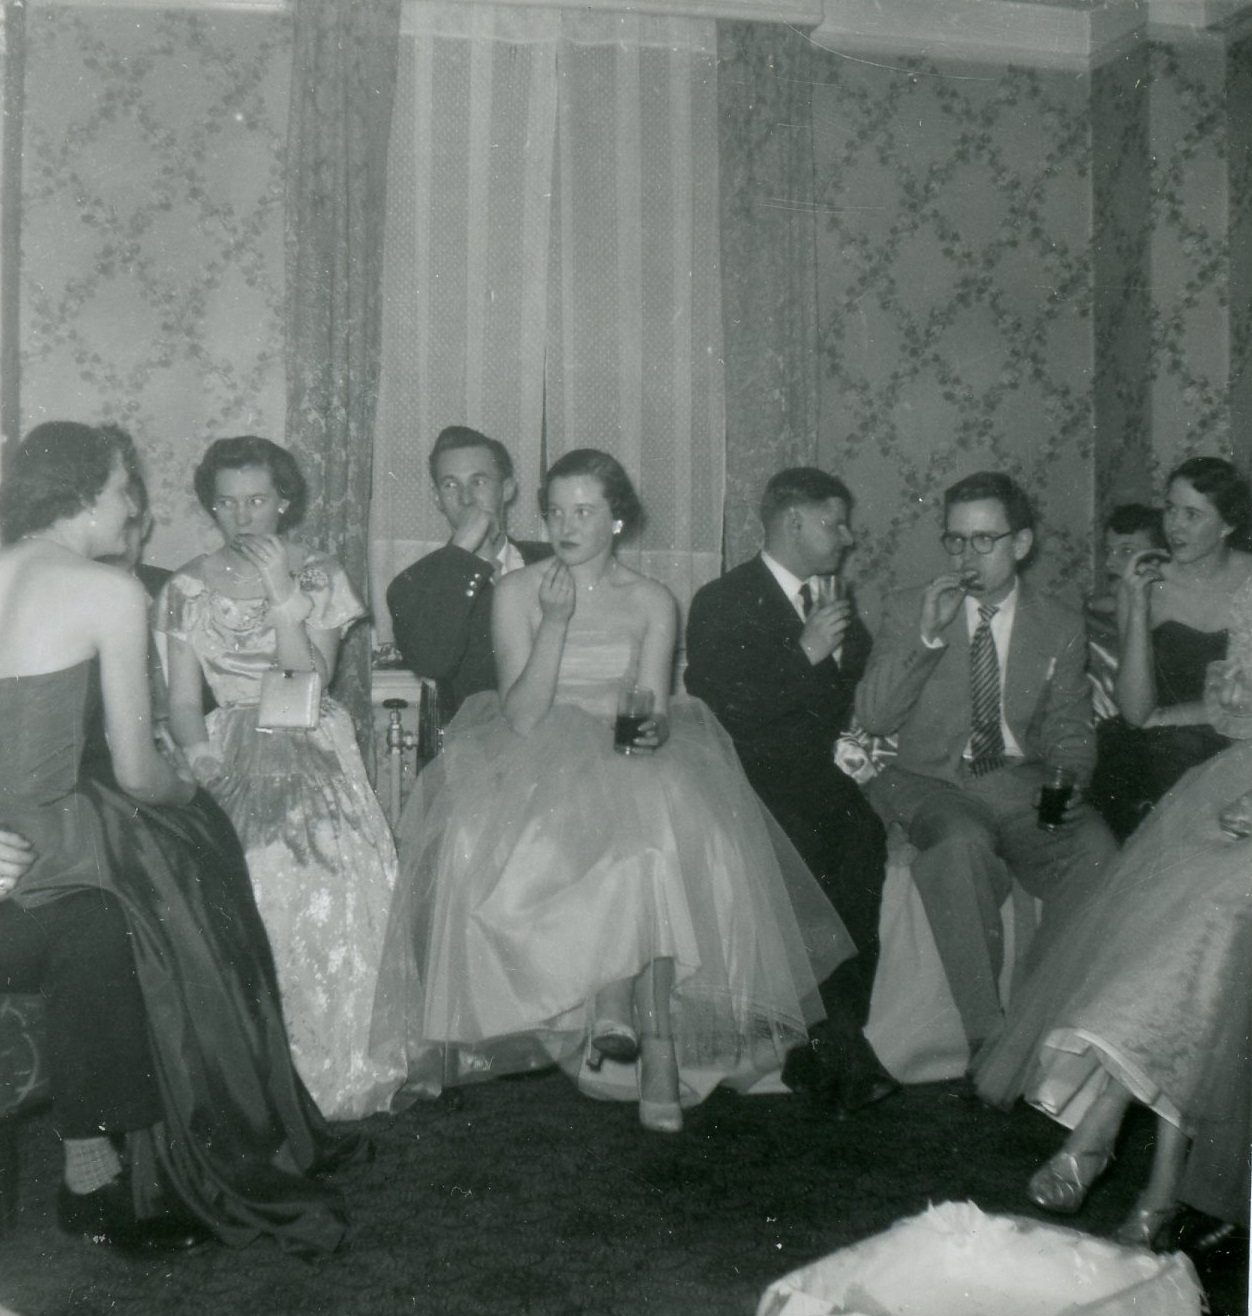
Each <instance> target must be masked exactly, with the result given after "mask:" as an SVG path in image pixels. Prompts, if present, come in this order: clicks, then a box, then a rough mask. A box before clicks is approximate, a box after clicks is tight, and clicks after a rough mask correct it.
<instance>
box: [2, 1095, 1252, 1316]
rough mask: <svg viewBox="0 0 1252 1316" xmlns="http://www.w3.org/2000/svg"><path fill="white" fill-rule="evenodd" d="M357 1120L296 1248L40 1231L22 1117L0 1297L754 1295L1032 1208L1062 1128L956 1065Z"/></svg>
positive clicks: (347, 1306) (609, 1304)
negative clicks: (967, 1207)
mask: <svg viewBox="0 0 1252 1316" xmlns="http://www.w3.org/2000/svg"><path fill="white" fill-rule="evenodd" d="M365 1127H366V1129H367V1130H368V1132H369V1133H370V1135H371V1136H372V1137H373V1139H374V1142H375V1145H376V1149H377V1156H376V1158H375V1159H374V1161H373V1162H372V1163H369V1164H362V1165H358V1166H355V1167H353V1168H352V1169H350V1170H349V1171H347V1172H346V1173H344V1174H343V1175H342V1176H341V1182H342V1184H343V1188H344V1191H345V1192H346V1194H347V1196H348V1199H349V1201H350V1203H351V1207H352V1211H353V1217H354V1221H355V1237H354V1241H353V1244H352V1246H351V1248H350V1250H348V1251H347V1252H346V1253H344V1254H343V1255H338V1256H334V1257H330V1258H326V1259H324V1260H321V1261H317V1262H306V1261H302V1260H299V1259H297V1258H295V1257H291V1256H287V1255H284V1254H283V1253H282V1252H281V1251H279V1250H278V1249H277V1248H276V1247H274V1246H273V1245H271V1244H268V1243H260V1244H256V1245H254V1246H252V1247H249V1248H244V1249H241V1250H237V1251H232V1250H228V1249H226V1248H221V1247H212V1248H208V1249H206V1250H204V1251H202V1252H200V1253H198V1254H195V1255H192V1256H189V1257H182V1258H179V1259H177V1260H168V1259H167V1260H162V1261H134V1260H128V1259H126V1258H124V1257H121V1256H118V1255H116V1254H112V1253H110V1252H108V1251H106V1250H103V1249H99V1248H93V1247H92V1246H91V1245H90V1244H88V1243H86V1242H83V1241H80V1240H77V1239H73V1238H66V1237H64V1236H62V1235H61V1234H60V1233H59V1232H58V1231H57V1228H56V1225H55V1220H54V1214H53V1213H54V1201H55V1194H56V1184H57V1180H58V1176H59V1171H60V1149H59V1144H58V1143H57V1141H56V1138H55V1135H54V1133H53V1131H52V1127H51V1123H50V1121H49V1118H48V1116H47V1115H46V1114H45V1115H39V1116H36V1117H34V1118H33V1119H31V1120H30V1121H28V1123H27V1126H26V1128H25V1131H24V1136H23V1148H22V1150H23V1176H24V1178H23V1188H22V1206H21V1214H20V1216H19V1219H18V1222H17V1225H16V1227H15V1228H14V1230H13V1231H12V1232H11V1233H10V1234H9V1235H8V1236H6V1237H5V1238H4V1239H3V1240H0V1303H2V1304H3V1305H4V1306H7V1307H9V1308H10V1309H12V1310H13V1311H15V1312H17V1313H20V1316H61V1314H62V1313H74V1314H75V1316H97V1314H99V1316H104V1313H119V1312H125V1313H127V1316H149V1314H155V1313H178V1314H179V1316H200V1314H201V1313H204V1314H206V1316H207V1314H208V1313H213V1316H234V1313H248V1314H249V1316H251V1314H253V1313H259V1314H265V1313H288V1312H291V1313H295V1312H300V1313H309V1314H310V1316H316V1314H318V1313H326V1314H327V1316H356V1314H358V1313H359V1314H360V1316H365V1314H366V1313H368V1314H369V1316H391V1314H392V1313H396V1314H397V1316H398V1314H399V1313H409V1314H412V1313H419V1314H421V1313H437V1314H438V1316H445V1314H446V1316H458V1314H459V1313H474V1314H475V1316H477V1314H478V1313H493V1316H494V1314H497V1313H515V1312H516V1313H531V1314H533V1316H581V1314H582V1313H594V1314H595V1316H637V1314H638V1313H657V1314H658V1316H735V1314H742V1316H751V1313H752V1312H753V1311H754V1310H755V1307H756V1304H757V1301H758V1299H759V1298H760V1295H761V1292H762V1290H763V1289H764V1288H765V1287H766V1285H767V1284H768V1283H769V1282H770V1281H771V1280H773V1279H775V1278H777V1277H778V1276H779V1275H782V1274H784V1273H786V1272H787V1271H790V1270H793V1269H795V1268H796V1267H798V1266H801V1265H804V1264H806V1263H808V1262H810V1261H812V1260H814V1259H816V1258H817V1257H820V1256H822V1255H824V1254H825V1253H827V1252H830V1251H833V1250H834V1249H835V1248H838V1247H841V1246H843V1245H845V1244H847V1243H851V1242H854V1241H856V1240H858V1239H861V1238H864V1237H866V1236H868V1235H870V1234H873V1233H876V1232H878V1231H879V1230H881V1229H884V1228H886V1227H887V1226H888V1225H890V1224H891V1223H892V1222H893V1221H895V1220H897V1219H899V1218H901V1217H902V1216H907V1215H911V1214H913V1213H915V1212H917V1211H920V1210H923V1209H924V1208H925V1207H926V1205H927V1204H928V1203H930V1202H940V1201H948V1200H966V1199H968V1200H972V1201H974V1202H976V1203H977V1204H978V1205H979V1206H981V1207H982V1208H983V1209H984V1210H987V1211H996V1212H1008V1213H1016V1214H1024V1215H1035V1214H1037V1213H1035V1212H1033V1211H1032V1210H1031V1208H1030V1207H1029V1204H1028V1203H1027V1202H1026V1201H1025V1199H1024V1197H1023V1195H1022V1188H1023V1185H1024V1183H1025V1180H1026V1177H1027V1176H1028V1174H1029V1173H1030V1171H1031V1170H1032V1169H1033V1168H1034V1167H1035V1166H1036V1165H1037V1164H1038V1163H1039V1162H1040V1161H1042V1160H1043V1159H1044V1158H1045V1157H1046V1156H1048V1155H1050V1154H1051V1153H1052V1152H1053V1151H1054V1150H1055V1149H1056V1147H1057V1146H1058V1145H1059V1142H1060V1131H1059V1130H1058V1128H1057V1127H1056V1126H1055V1125H1054V1124H1052V1123H1051V1122H1050V1121H1048V1120H1047V1119H1045V1118H1044V1117H1043V1116H1041V1115H1039V1114H1037V1113H1035V1112H1034V1111H1031V1110H1029V1109H1027V1108H1024V1107H1019V1108H1018V1109H1016V1110H1014V1111H1013V1112H1012V1113H1011V1114H1007V1115H1006V1114H1003V1113H1001V1112H999V1111H994V1110H990V1109H988V1108H986V1107H985V1106H983V1105H982V1104H981V1103H979V1102H978V1101H977V1100H975V1099H974V1098H973V1097H972V1096H971V1095H970V1093H969V1092H968V1090H967V1089H966V1088H965V1087H964V1085H963V1084H959V1083H952V1084H932V1085H927V1086H923V1087H915V1088H911V1089H908V1090H906V1091H905V1092H904V1093H903V1094H902V1095H901V1096H899V1097H897V1098H895V1099H893V1100H892V1101H890V1102H887V1103H885V1104H884V1105H882V1106H880V1107H877V1108H875V1109H874V1110H872V1111H870V1112H869V1113H866V1114H863V1115H862V1116H860V1117H859V1118H857V1119H855V1120H850V1121H848V1122H845V1123H839V1122H836V1121H834V1120H832V1119H831V1118H830V1117H829V1116H827V1115H825V1114H823V1113H821V1112H820V1111H818V1110H816V1109H814V1108H813V1107H812V1106H811V1105H810V1104H809V1103H808V1102H807V1101H806V1100H804V1099H802V1098H799V1097H790V1096H780V1097H752V1098H738V1097H735V1096H733V1095H731V1094H729V1093H721V1092H719V1093H716V1094H714V1096H713V1097H712V1098H711V1099H710V1100H709V1101H708V1102H706V1103H705V1105H703V1106H702V1107H700V1108H699V1109H698V1110H696V1111H693V1112H691V1113H690V1115H689V1118H688V1127H687V1129H686V1131H685V1132H684V1133H683V1134H682V1135H681V1136H678V1137H665V1136H663V1135H657V1134H646V1133H644V1132H643V1131H641V1130H640V1128H639V1126H638V1123H637V1121H636V1114H635V1111H634V1109H633V1108H632V1107H629V1106H618V1105H605V1104H599V1103H596V1102H593V1101H589V1100H587V1099H586V1098H583V1097H580V1096H579V1095H578V1094H577V1093H576V1092H575V1091H574V1089H573V1087H572V1086H571V1085H570V1084H569V1083H568V1082H567V1081H566V1080H565V1079H564V1078H563V1077H562V1076H561V1075H559V1074H556V1073H548V1074H542V1075H537V1076H534V1077H528V1078H518V1079H507V1080H501V1081H498V1082H494V1083H489V1084H485V1085H483V1086H481V1087H476V1088H471V1089H467V1090H466V1091H464V1092H463V1093H459V1094H457V1095H455V1096H453V1097H450V1098H449V1097H445V1098H443V1099H441V1100H440V1101H438V1102H433V1103H430V1104H426V1105H421V1106H418V1107H416V1108H414V1109H412V1110H410V1111H408V1112H406V1113H405V1114H403V1115H400V1116H398V1117H396V1118H394V1119H387V1118H385V1117H376V1118H374V1119H372V1120H369V1121H367V1122H366V1125H365ZM1150 1139H1151V1121H1150V1120H1147V1119H1143V1118H1138V1117H1132V1118H1131V1119H1130V1120H1128V1122H1127V1127H1126V1129H1125V1130H1124V1132H1123V1137H1122V1141H1121V1144H1120V1146H1119V1155H1118V1158H1117V1160H1116V1161H1115V1162H1114V1165H1113V1167H1112V1169H1111V1170H1110V1172H1109V1173H1108V1174H1107V1175H1106V1176H1105V1178H1104V1180H1102V1181H1101V1183H1100V1184H1099V1185H1097V1187H1096V1188H1095V1190H1094V1191H1093V1192H1092V1195H1091V1198H1090V1200H1089V1202H1088V1205H1087V1208H1086V1210H1085V1211H1084V1213H1083V1214H1082V1215H1081V1216H1079V1217H1078V1218H1077V1220H1076V1222H1075V1223H1076V1224H1077V1225H1078V1226H1080V1227H1081V1228H1084V1229H1087V1230H1090V1231H1091V1232H1093V1233H1096V1234H1101V1233H1107V1232H1109V1231H1110V1230H1111V1229H1112V1228H1113V1226H1114V1225H1115V1224H1116V1223H1117V1221H1118V1219H1119V1218H1120V1217H1121V1215H1122V1214H1124V1213H1125V1211H1126V1210H1127V1209H1128V1208H1129V1206H1130V1204H1131V1202H1132V1201H1133V1199H1134V1196H1135V1194H1136V1192H1137V1190H1138V1187H1139V1185H1140V1183H1141V1182H1142V1181H1143V1179H1144V1177H1145V1175H1146V1172H1147V1166H1148V1157H1149V1147H1150ZM1210 1299H1211V1302H1212V1310H1213V1312H1214V1314H1215V1316H1246V1314H1247V1280H1246V1274H1245V1275H1243V1276H1233V1277H1231V1278H1230V1279H1229V1280H1227V1281H1224V1282H1223V1283H1221V1284H1220V1285H1215V1286H1214V1287H1213V1288H1212V1289H1211V1292H1210ZM1006 1316H1011V1313H1006Z"/></svg>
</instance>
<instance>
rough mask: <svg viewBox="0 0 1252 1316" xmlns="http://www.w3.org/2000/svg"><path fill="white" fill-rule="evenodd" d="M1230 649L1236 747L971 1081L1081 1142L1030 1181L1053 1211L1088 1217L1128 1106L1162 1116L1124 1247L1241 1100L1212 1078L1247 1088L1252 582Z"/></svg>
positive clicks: (1081, 931) (1138, 859)
mask: <svg viewBox="0 0 1252 1316" xmlns="http://www.w3.org/2000/svg"><path fill="white" fill-rule="evenodd" d="M1230 647H1231V656H1230V658H1229V659H1228V660H1227V661H1225V662H1224V663H1221V664H1218V665H1217V667H1216V668H1215V669H1214V670H1213V671H1212V672H1211V673H1210V679H1209V683H1208V689H1207V695H1208V697H1207V700H1206V702H1207V706H1208V712H1209V717H1210V720H1211V722H1212V723H1213V725H1215V727H1216V728H1217V729H1218V730H1220V731H1221V732H1223V733H1224V734H1226V735H1227V736H1229V737H1232V738H1233V743H1232V744H1231V745H1230V747H1229V748H1228V749H1225V750H1223V751H1222V752H1221V753H1219V754H1217V755H1215V756H1214V757H1213V758H1211V759H1209V760H1208V761H1207V762H1206V763H1204V764H1202V765H1201V766H1200V767H1198V768H1194V769H1192V770H1191V771H1190V772H1189V773H1187V774H1186V775H1185V776H1184V777H1183V778H1182V780H1181V781H1180V782H1179V783H1178V784H1177V785H1176V786H1175V787H1174V789H1173V790H1172V791H1170V792H1169V793H1168V794H1167V795H1166V796H1165V797H1164V799H1162V800H1161V802H1160V803H1159V804H1158V805H1157V807H1156V808H1155V809H1154V810H1153V811H1152V813H1151V814H1150V815H1149V816H1148V818H1147V819H1146V821H1145V822H1144V823H1143V824H1142V825H1141V827H1140V828H1139V829H1138V831H1136V833H1135V834H1134V836H1133V837H1132V838H1131V839H1130V841H1129V843H1128V844H1127V846H1126V848H1125V850H1123V852H1122V854H1121V857H1120V859H1119V860H1118V863H1117V865H1116V866H1115V868H1114V869H1113V870H1112V871H1111V872H1110V874H1109V876H1108V878H1107V879H1106V881H1105V882H1104V883H1103V884H1102V885H1101V886H1100V887H1099V889H1098V890H1097V891H1096V892H1095V893H1094V894H1093V895H1092V896H1091V898H1090V899H1089V900H1088V901H1087V902H1086V903H1085V904H1084V905H1082V906H1081V907H1079V908H1077V909H1076V910H1075V911H1074V912H1073V913H1072V914H1071V915H1070V917H1069V918H1068V919H1067V920H1065V922H1064V923H1063V924H1061V925H1058V926H1057V927H1056V928H1055V929H1054V932H1053V934H1051V935H1050V937H1049V939H1048V942H1047V943H1046V945H1043V944H1041V945H1040V946H1039V948H1038V952H1036V949H1035V948H1032V951H1031V959H1030V963H1029V967H1028V972H1027V975H1026V978H1025V981H1024V982H1023V985H1022V987H1021V989H1020V990H1019V991H1018V992H1017V993H1015V994H1014V997H1013V1002H1012V1005H1011V1006H1010V1009H1009V1014H1008V1019H1007V1021H1006V1024H1005V1028H1004V1032H1003V1034H1002V1035H1001V1037H1000V1038H999V1039H998V1041H997V1042H996V1043H995V1045H993V1046H992V1047H990V1048H989V1049H988V1050H987V1052H986V1053H985V1054H984V1055H983V1056H982V1057H981V1058H980V1060H979V1062H978V1066H977V1069H976V1074H975V1078H976V1083H977V1087H978V1090H979V1093H980V1094H981V1095H982V1096H983V1097H984V1098H986V1099H987V1100H989V1101H991V1102H993V1103H997V1104H1005V1103H1008V1102H1011V1101H1012V1100H1014V1099H1015V1098H1016V1097H1017V1096H1019V1095H1023V1094H1024V1095H1025V1097H1026V1099H1027V1100H1028V1101H1030V1102H1031V1103H1032V1104H1034V1105H1036V1106H1038V1107H1039V1108H1040V1109H1041V1110H1044V1111H1045V1112H1046V1113H1048V1114H1049V1115H1051V1116H1052V1117H1053V1118H1054V1119H1056V1120H1057V1121H1058V1122H1059V1123H1061V1124H1063V1125H1065V1126H1066V1127H1067V1128H1069V1129H1071V1130H1072V1133H1071V1135H1070V1137H1069V1139H1068V1140H1067V1141H1066V1143H1065V1146H1064V1148H1063V1149H1062V1151H1061V1152H1059V1153H1058V1154H1057V1156H1055V1157H1053V1158H1052V1160H1050V1161H1049V1162H1048V1163H1047V1164H1046V1165H1045V1166H1044V1167H1043V1168H1042V1169H1041V1170H1040V1171H1039V1172H1038V1173H1037V1174H1036V1175H1035V1177H1034V1179H1032V1181H1031V1189H1030V1193H1031V1196H1032V1198H1033V1200H1034V1201H1035V1202H1036V1203H1037V1204H1038V1205H1040V1206H1043V1207H1045V1208H1048V1209H1052V1210H1059V1211H1062V1212H1072V1211H1076V1210H1078V1209H1080V1208H1081V1206H1082V1203H1083V1200H1084V1198H1085V1196H1086V1192H1087V1190H1088V1188H1089V1187H1090V1186H1091V1184H1092V1182H1094V1180H1095V1179H1096V1178H1097V1177H1098V1176H1099V1174H1100V1173H1102V1172H1103V1170H1104V1168H1105V1167H1106V1166H1107V1164H1108V1162H1109V1159H1110V1157H1111V1154H1112V1148H1113V1142H1114V1139H1115V1138H1116V1135H1117V1132H1118V1129H1119V1126H1120V1122H1121V1119H1122V1116H1123V1114H1124V1112H1125V1110H1126V1108H1127V1106H1128V1105H1129V1104H1130V1102H1131V1101H1132V1100H1133V1101H1138V1102H1140V1103H1142V1104H1143V1105H1146V1106H1149V1107H1150V1108H1151V1109H1152V1110H1154V1111H1155V1112H1156V1113H1157V1115H1158V1140H1157V1156H1156V1162H1155V1165H1154V1169H1153V1175H1152V1180H1151V1182H1150V1183H1149V1185H1148V1187H1147V1188H1146V1189H1145V1190H1144V1193H1143V1195H1142V1196H1141V1198H1140V1201H1139V1202H1138V1204H1137V1205H1136V1208H1135V1211H1134V1212H1133V1213H1132V1215H1131V1216H1130V1218H1129V1219H1128V1220H1127V1221H1126V1222H1125V1223H1124V1224H1123V1226H1122V1228H1121V1231H1120V1232H1121V1237H1122V1238H1123V1239H1124V1240H1125V1241H1127V1242H1138V1243H1144V1242H1148V1241H1150V1239H1151V1237H1152V1236H1153V1234H1154V1233H1156V1232H1157V1230H1158V1229H1159V1228H1160V1226H1161V1224H1162V1223H1163V1221H1164V1220H1165V1219H1166V1218H1167V1217H1168V1215H1169V1214H1170V1213H1171V1211H1172V1209H1173V1207H1174V1202H1175V1192H1176V1190H1177V1186H1178V1179H1179V1174H1180V1171H1181V1168H1182V1163H1183V1157H1184V1155H1185V1152H1186V1147H1187V1139H1188V1137H1190V1136H1191V1135H1192V1134H1193V1133H1194V1132H1195V1131H1196V1127H1197V1125H1201V1126H1202V1125H1204V1124H1205V1122H1206V1118H1207V1116H1206V1112H1209V1111H1211V1110H1212V1109H1214V1108H1225V1107H1228V1106H1231V1105H1232V1104H1237V1103H1232V1102H1231V1100H1229V1098H1230V1097H1232V1096H1233V1095H1234V1094H1232V1093H1222V1094H1216V1093H1214V1092H1213V1091H1212V1090H1211V1088H1212V1084H1213V1082H1214V1081H1215V1079H1214V1075H1223V1077H1222V1079H1221V1081H1222V1082H1224V1083H1227V1084H1232V1083H1239V1084H1246V1083H1247V1081H1248V1075H1247V1073H1246V1072H1241V1073H1236V1072H1232V1067H1231V1066H1230V1065H1223V1064H1221V1063H1219V1060H1220V1054H1219V1053H1220V1051H1221V1050H1222V1048H1224V1047H1226V1046H1228V1045H1229V1037H1230V1024H1231V1020H1232V1018H1237V1010H1238V1006H1239V1003H1240V998H1241V996H1242V994H1243V993H1245V992H1246V990H1247V988H1246V983H1247V969H1246V965H1245V963H1244V950H1245V949H1246V946H1247V943H1248V934H1249V924H1250V922H1252V839H1250V836H1252V790H1250V789H1249V788H1250V786H1252V582H1249V583H1247V584H1245V586H1244V587H1243V588H1242V589H1241V590H1240V591H1239V593H1238V595H1237V596H1236V598H1235V600H1234V603H1233V607H1232V628H1231V646H1230ZM1206 1136H1210V1135H1206ZM1246 1191H1247V1185H1246V1184H1245V1185H1244V1193H1245V1196H1246Z"/></svg>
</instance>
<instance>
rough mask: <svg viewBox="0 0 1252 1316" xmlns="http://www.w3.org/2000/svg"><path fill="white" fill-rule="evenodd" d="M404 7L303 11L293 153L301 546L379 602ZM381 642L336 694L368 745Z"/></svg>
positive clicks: (292, 411)
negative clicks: (388, 285) (376, 475)
mask: <svg viewBox="0 0 1252 1316" xmlns="http://www.w3.org/2000/svg"><path fill="white" fill-rule="evenodd" d="M399 33H400V0H370V3H369V4H356V3H353V0H297V3H296V5H295V53H294V63H293V69H292V90H291V116H290V123H289V128H288V139H287V204H286V267H287V274H286V284H287V294H286V340H287V436H286V437H287V444H288V446H289V447H290V449H291V450H292V452H293V453H294V455H295V456H296V458H297V459H298V461H299V462H300V465H301V468H302V469H303V471H304V474H305V476H306V477H307V479H308V481H309V486H310V494H311V497H310V499H309V512H308V515H307V517H306V520H305V523H304V526H303V527H302V533H303V534H304V535H305V536H306V537H307V538H308V539H309V541H310V542H312V543H314V544H316V545H318V546H320V547H322V548H325V549H326V550H327V551H329V552H330V553H333V554H334V555H335V556H336V557H337V558H338V559H339V560H340V562H342V564H343V566H344V568H345V569H346V570H347V572H348V575H349V576H350V577H351V579H352V581H353V583H354V584H356V585H357V587H358V588H360V589H362V590H363V591H366V592H368V582H367V574H368V573H367V561H368V512H369V499H370V487H371V467H372V461H373V453H374V419H375V409H376V406H377V395H378V376H379V365H380V335H381V298H382V243H383V216H384V197H385V194H386V165H387V140H388V135H389V132H390V123H391V109H392V100H393V94H394V88H395V75H396V57H397V51H398V47H399ZM369 659H370V651H369V635H368V628H367V627H358V628H357V630H356V632H354V634H353V636H352V637H351V638H350V640H349V642H348V644H347V645H345V647H344V652H343V654H342V655H341V658H340V663H339V671H338V675H337V678H336V692H337V693H338V694H339V696H340V697H341V698H342V699H343V701H344V702H345V704H346V705H347V706H348V708H349V709H350V710H351V712H352V714H353V716H354V717H355V718H356V721H357V726H358V728H359V729H360V730H361V731H362V734H363V735H368V729H369V725H370V717H369V680H370V675H369Z"/></svg>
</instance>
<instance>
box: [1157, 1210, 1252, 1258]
mask: <svg viewBox="0 0 1252 1316" xmlns="http://www.w3.org/2000/svg"><path fill="white" fill-rule="evenodd" d="M1152 1246H1153V1248H1154V1249H1155V1250H1156V1251H1158V1252H1185V1253H1186V1254H1187V1255H1188V1256H1189V1257H1190V1258H1191V1260H1192V1261H1194V1262H1195V1263H1196V1269H1197V1270H1200V1271H1201V1272H1203V1271H1205V1270H1213V1269H1221V1268H1223V1267H1225V1266H1230V1265H1234V1264H1242V1265H1246V1264H1247V1259H1248V1231H1247V1230H1246V1229H1243V1228H1241V1227H1240V1226H1238V1225H1235V1224H1231V1223H1230V1221H1228V1220H1219V1219H1218V1218H1217V1217H1216V1216H1211V1215H1206V1214H1205V1213H1204V1212H1203V1211H1197V1210H1196V1209H1195V1207H1193V1206H1184V1207H1182V1208H1181V1209H1180V1210H1179V1211H1178V1212H1177V1214H1176V1215H1174V1216H1173V1217H1172V1218H1171V1219H1170V1220H1169V1221H1167V1222H1166V1223H1165V1224H1164V1225H1162V1227H1161V1228H1160V1229H1159V1230H1158V1231H1157V1232H1156V1234H1154V1235H1153V1237H1152Z"/></svg>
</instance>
